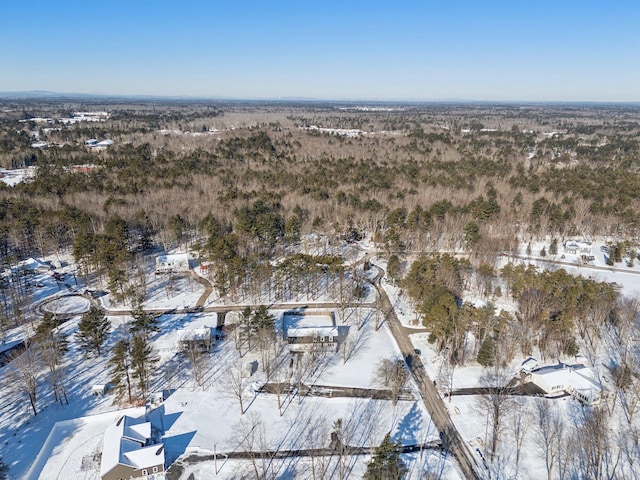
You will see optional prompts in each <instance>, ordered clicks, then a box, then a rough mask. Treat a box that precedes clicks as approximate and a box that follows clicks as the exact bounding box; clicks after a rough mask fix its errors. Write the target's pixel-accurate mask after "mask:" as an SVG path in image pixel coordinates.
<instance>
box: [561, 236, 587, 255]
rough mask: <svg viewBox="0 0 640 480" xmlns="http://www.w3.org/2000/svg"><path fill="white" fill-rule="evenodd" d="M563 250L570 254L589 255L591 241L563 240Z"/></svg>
mask: <svg viewBox="0 0 640 480" xmlns="http://www.w3.org/2000/svg"><path fill="white" fill-rule="evenodd" d="M564 251H565V253H569V254H571V255H578V254H581V255H591V243H589V242H577V241H575V240H567V241H566V242H564Z"/></svg>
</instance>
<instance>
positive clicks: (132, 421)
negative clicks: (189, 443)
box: [100, 415, 164, 476]
mask: <svg viewBox="0 0 640 480" xmlns="http://www.w3.org/2000/svg"><path fill="white" fill-rule="evenodd" d="M149 438H151V423H150V422H144V421H143V420H142V419H139V418H133V417H129V416H127V415H124V416H122V417H120V418H119V419H118V421H117V422H116V423H115V424H113V425H110V426H109V427H107V430H106V431H105V434H104V446H103V448H102V463H101V465H100V476H104V475H105V474H106V473H108V472H110V471H111V470H113V468H115V467H116V466H117V465H119V464H120V465H127V466H130V467H134V468H144V467H148V466H155V465H160V464H163V465H164V449H163V448H160V447H162V445H161V444H157V445H150V446H147V447H145V446H144V445H145V443H146V441H147V439H149Z"/></svg>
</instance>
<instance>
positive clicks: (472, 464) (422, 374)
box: [373, 266, 481, 480]
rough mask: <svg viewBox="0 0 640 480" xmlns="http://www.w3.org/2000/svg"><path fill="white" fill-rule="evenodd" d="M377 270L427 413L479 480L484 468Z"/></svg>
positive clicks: (392, 322) (393, 329) (392, 323)
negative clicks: (411, 338) (449, 409)
mask: <svg viewBox="0 0 640 480" xmlns="http://www.w3.org/2000/svg"><path fill="white" fill-rule="evenodd" d="M374 267H375V268H377V269H378V270H379V272H380V273H379V275H378V276H377V277H376V279H375V281H374V282H373V285H374V286H375V288H376V290H377V291H378V295H379V297H380V299H381V301H382V311H383V312H384V317H385V320H386V321H387V322H388V325H389V329H390V330H391V333H392V334H393V337H394V338H395V340H396V343H397V344H398V347H399V348H400V351H401V352H402V355H403V357H404V358H405V359H407V360H409V361H408V362H407V364H408V366H409V371H410V372H411V375H412V376H413V379H414V380H415V382H416V384H417V385H418V388H419V389H420V393H421V395H422V400H423V401H424V405H425V406H426V407H427V411H428V412H429V415H430V416H431V419H432V420H433V423H434V424H435V425H436V427H437V428H438V429H439V430H440V432H441V433H442V436H443V438H442V440H443V444H444V445H445V446H448V448H449V451H450V452H451V453H452V454H453V455H454V456H455V457H456V460H458V464H459V465H460V468H461V469H462V472H463V473H464V476H465V477H466V478H467V479H475V480H479V479H480V478H481V476H480V475H478V471H479V470H480V468H481V467H480V466H479V465H478V463H477V461H476V459H475V457H474V456H473V454H472V453H471V452H470V451H469V449H468V448H467V444H466V443H465V442H464V440H463V439H462V436H461V435H460V432H458V430H457V429H456V427H455V425H454V423H453V421H452V420H451V416H450V415H449V412H448V410H447V408H446V407H445V405H444V402H443V401H442V399H441V398H440V395H439V394H438V391H437V390H436V387H435V385H434V384H433V381H432V380H431V379H430V378H429V375H428V374H427V371H426V370H425V368H424V365H423V364H422V361H421V360H420V357H419V356H418V355H415V351H414V347H413V344H412V343H411V340H410V339H409V336H408V335H407V333H406V331H405V329H404V328H403V327H402V324H401V323H400V320H398V317H397V316H396V312H395V310H394V309H393V306H392V305H391V302H390V301H389V297H388V296H387V292H385V290H384V289H383V288H382V287H381V286H380V278H381V277H382V275H383V272H384V271H383V270H382V269H381V268H380V267H378V266H374Z"/></svg>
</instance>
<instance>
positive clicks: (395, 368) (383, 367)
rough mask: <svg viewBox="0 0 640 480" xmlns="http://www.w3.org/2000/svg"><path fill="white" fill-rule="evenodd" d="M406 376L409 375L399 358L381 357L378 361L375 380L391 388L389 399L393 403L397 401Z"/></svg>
mask: <svg viewBox="0 0 640 480" xmlns="http://www.w3.org/2000/svg"><path fill="white" fill-rule="evenodd" d="M408 378H409V375H408V373H407V369H406V368H405V364H404V361H403V360H401V359H399V358H397V359H392V358H383V359H382V360H380V362H379V363H378V367H377V368H376V380H377V382H378V383H380V384H382V385H384V386H385V387H388V388H389V389H390V390H391V401H392V402H393V405H395V404H396V403H397V402H398V397H399V395H400V392H401V391H402V389H403V388H404V386H405V385H406V383H407V380H408Z"/></svg>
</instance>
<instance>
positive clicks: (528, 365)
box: [522, 357, 538, 372]
mask: <svg viewBox="0 0 640 480" xmlns="http://www.w3.org/2000/svg"><path fill="white" fill-rule="evenodd" d="M537 366H538V360H536V359H535V358H533V357H529V358H527V359H526V360H525V361H524V362H522V370H524V371H525V372H531V371H532V370H533V369H534V368H536V367H537Z"/></svg>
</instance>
